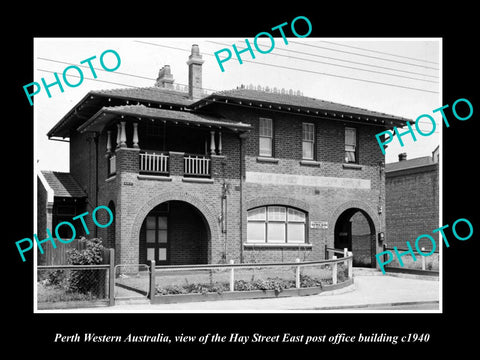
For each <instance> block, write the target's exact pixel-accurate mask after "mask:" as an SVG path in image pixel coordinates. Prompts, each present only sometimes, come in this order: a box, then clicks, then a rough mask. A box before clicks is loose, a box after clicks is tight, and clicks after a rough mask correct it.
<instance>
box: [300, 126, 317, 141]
mask: <svg viewBox="0 0 480 360" xmlns="http://www.w3.org/2000/svg"><path fill="white" fill-rule="evenodd" d="M302 128H303V140H304V141H314V139H315V137H314V134H315V130H314V126H313V124H308V123H303V126H302Z"/></svg>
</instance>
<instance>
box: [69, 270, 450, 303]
mask: <svg viewBox="0 0 480 360" xmlns="http://www.w3.org/2000/svg"><path fill="white" fill-rule="evenodd" d="M415 304H418V305H419V306H421V307H422V308H423V309H428V310H427V311H431V312H438V311H439V310H441V308H440V282H439V279H438V278H433V279H432V278H428V277H425V276H409V275H388V274H387V275H382V273H381V272H379V271H368V270H366V269H355V268H354V284H353V285H351V286H349V287H347V288H344V289H339V290H336V291H332V292H328V293H322V294H318V295H312V296H300V297H287V298H275V299H248V300H225V301H207V302H195V303H184V304H154V305H152V304H150V303H149V302H148V301H147V300H145V301H138V300H132V301H117V302H116V305H115V306H112V307H102V308H88V309H75V310H70V311H74V312H101V313H124V312H129V313H143V312H154V313H171V312H178V313H202V312H228V313H236V312H244V313H266V312H270V313H271V312H314V311H327V312H355V311H374V308H375V307H382V308H383V307H389V306H391V309H392V311H395V306H401V305H415ZM369 308H372V310H369ZM65 311H68V310H65ZM422 312H425V310H422Z"/></svg>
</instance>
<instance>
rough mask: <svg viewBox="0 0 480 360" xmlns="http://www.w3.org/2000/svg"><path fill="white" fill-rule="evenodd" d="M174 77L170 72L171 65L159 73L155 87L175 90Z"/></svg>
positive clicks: (164, 67)
mask: <svg viewBox="0 0 480 360" xmlns="http://www.w3.org/2000/svg"><path fill="white" fill-rule="evenodd" d="M173 82H174V80H173V75H172V72H171V71H170V65H165V66H163V67H162V68H161V69H160V71H159V72H158V77H157V81H156V82H155V86H158V87H162V88H167V89H173Z"/></svg>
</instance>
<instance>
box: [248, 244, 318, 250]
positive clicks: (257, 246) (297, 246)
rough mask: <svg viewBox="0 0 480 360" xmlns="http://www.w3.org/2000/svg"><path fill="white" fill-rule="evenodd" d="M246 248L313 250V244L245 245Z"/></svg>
mask: <svg viewBox="0 0 480 360" xmlns="http://www.w3.org/2000/svg"><path fill="white" fill-rule="evenodd" d="M243 247H244V248H296V249H298V248H299V247H300V248H309V249H311V248H312V244H268V243H243Z"/></svg>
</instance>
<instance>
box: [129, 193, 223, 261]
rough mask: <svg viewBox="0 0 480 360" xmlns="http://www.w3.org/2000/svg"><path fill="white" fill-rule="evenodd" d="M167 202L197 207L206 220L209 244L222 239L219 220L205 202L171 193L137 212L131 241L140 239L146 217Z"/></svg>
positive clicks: (154, 198) (149, 201) (152, 200)
mask: <svg viewBox="0 0 480 360" xmlns="http://www.w3.org/2000/svg"><path fill="white" fill-rule="evenodd" d="M167 201H183V202H186V203H188V204H189V205H192V206H193V207H195V208H196V209H197V210H198V211H199V212H200V213H201V214H202V215H203V217H204V218H205V222H206V225H207V226H206V230H207V238H208V242H209V243H212V241H213V242H216V241H217V240H218V239H219V238H220V234H221V231H220V226H219V222H218V218H217V217H216V216H215V213H214V211H213V210H212V209H210V208H209V207H208V206H207V205H206V204H205V202H203V201H201V200H200V199H199V198H197V197H196V196H195V195H193V194H191V193H188V192H185V191H176V192H175V191H174V192H171V191H169V192H168V193H167V192H166V193H162V194H158V195H156V196H154V197H152V198H151V199H150V200H148V201H147V202H146V203H145V204H144V205H143V206H142V207H141V208H140V210H139V211H138V212H137V214H136V216H135V220H134V223H133V226H132V231H131V234H130V238H131V239H135V241H137V240H136V239H139V237H140V229H141V227H142V224H143V221H144V220H145V218H146V216H147V215H148V214H149V213H150V211H152V210H153V209H154V208H155V207H156V206H157V205H159V204H162V203H164V202H167ZM209 258H210V256H209Z"/></svg>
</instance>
